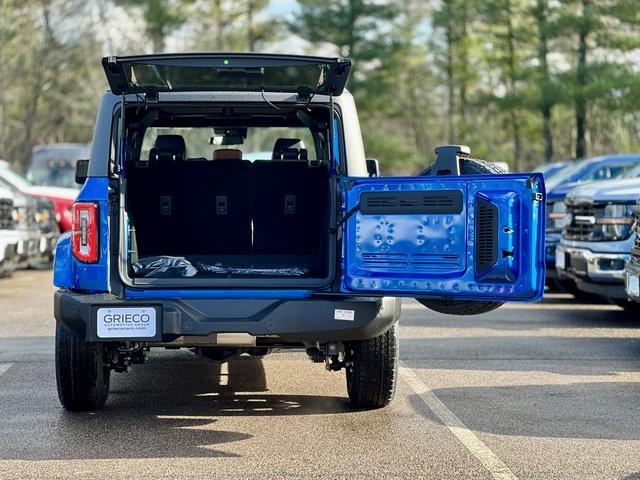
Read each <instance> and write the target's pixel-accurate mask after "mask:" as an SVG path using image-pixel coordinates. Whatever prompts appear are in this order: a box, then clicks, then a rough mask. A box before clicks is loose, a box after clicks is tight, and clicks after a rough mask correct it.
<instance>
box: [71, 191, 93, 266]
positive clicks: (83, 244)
mask: <svg viewBox="0 0 640 480" xmlns="http://www.w3.org/2000/svg"><path fill="white" fill-rule="evenodd" d="M72 225H73V226H72V230H71V231H72V237H71V245H72V249H73V256H74V257H76V258H77V259H78V260H80V261H81V262H85V263H95V262H97V261H98V206H97V205H96V204H95V203H80V202H78V203H74V204H73V224H72Z"/></svg>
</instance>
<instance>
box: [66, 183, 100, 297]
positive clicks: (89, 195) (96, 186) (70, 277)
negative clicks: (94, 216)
mask: <svg viewBox="0 0 640 480" xmlns="http://www.w3.org/2000/svg"><path fill="white" fill-rule="evenodd" d="M108 188H109V180H108V179H107V178H105V177H89V178H88V179H87V181H86V182H85V184H84V186H83V187H82V190H80V193H79V194H78V198H77V201H79V202H96V203H97V204H98V215H99V233H98V238H99V243H100V254H99V257H98V261H97V262H96V263H83V262H80V261H79V260H77V259H76V258H75V257H73V254H72V253H71V233H70V232H67V233H65V234H64V235H62V236H61V238H60V240H59V241H58V246H57V248H56V256H55V258H54V285H56V286H57V287H60V288H73V289H75V290H86V291H92V292H96V293H98V292H108V291H109V215H108V213H109V210H108V192H109V190H108Z"/></svg>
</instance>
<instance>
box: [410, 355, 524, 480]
mask: <svg viewBox="0 0 640 480" xmlns="http://www.w3.org/2000/svg"><path fill="white" fill-rule="evenodd" d="M400 375H401V376H402V377H403V378H404V379H405V380H406V381H407V383H408V384H409V386H410V387H411V388H412V389H413V391H414V392H415V393H416V394H417V395H418V396H419V397H420V399H421V400H422V401H423V402H424V404H425V405H426V406H427V407H429V410H431V411H432V412H433V413H434V414H435V415H436V416H437V417H438V418H439V419H440V421H441V422H442V423H443V424H444V425H445V426H446V427H447V428H448V429H449V431H450V432H451V433H453V435H455V437H456V438H457V439H458V440H459V441H460V443H462V445H464V447H465V448H466V449H467V450H468V451H469V452H470V453H471V454H472V455H473V456H474V457H476V458H477V459H478V460H479V461H480V463H482V465H484V467H485V468H486V469H487V470H488V471H489V472H490V473H491V476H492V477H493V478H495V479H497V480H517V478H518V477H516V476H515V475H514V473H513V472H512V471H511V469H509V467H507V465H506V464H505V463H504V462H503V461H502V460H500V459H499V458H498V457H497V455H496V454H495V453H493V451H491V449H490V448H489V447H487V446H486V445H485V444H484V443H483V442H482V440H480V439H479V438H478V437H477V436H476V434H475V433H473V432H472V431H471V430H469V429H468V428H467V426H466V425H465V424H464V423H462V421H461V420H460V419H459V418H458V417H456V416H455V414H454V413H453V412H452V411H451V410H449V408H448V407H447V406H446V405H445V404H444V403H442V401H440V399H439V398H438V397H437V396H436V394H435V393H433V390H431V389H430V388H429V387H428V386H427V385H426V384H425V383H424V382H423V381H422V380H420V378H419V377H418V375H416V373H415V372H414V371H413V370H412V369H411V368H409V367H406V366H404V365H402V364H400Z"/></svg>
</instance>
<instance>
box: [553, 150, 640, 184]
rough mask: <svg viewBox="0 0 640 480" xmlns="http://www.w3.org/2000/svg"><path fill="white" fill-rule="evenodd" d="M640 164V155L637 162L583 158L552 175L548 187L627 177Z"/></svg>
mask: <svg viewBox="0 0 640 480" xmlns="http://www.w3.org/2000/svg"><path fill="white" fill-rule="evenodd" d="M638 165H640V157H639V158H638V159H637V161H636V162H633V161H625V162H620V161H615V160H612V161H611V162H606V161H598V162H591V161H588V160H583V161H582V162H579V163H577V164H576V165H575V166H573V167H569V168H568V169H567V170H566V171H563V172H561V173H559V174H558V175H555V176H554V177H552V178H551V179H550V180H549V181H548V182H547V185H546V187H547V190H553V189H554V188H556V187H559V186H561V185H565V184H567V183H582V182H591V181H596V180H611V179H614V178H620V177H625V176H628V175H629V172H630V171H631V170H632V169H634V168H635V167H637V166H638Z"/></svg>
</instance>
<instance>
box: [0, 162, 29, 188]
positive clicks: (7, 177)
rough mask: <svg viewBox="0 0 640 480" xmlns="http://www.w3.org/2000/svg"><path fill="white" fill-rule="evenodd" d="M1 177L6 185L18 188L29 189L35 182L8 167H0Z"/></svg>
mask: <svg viewBox="0 0 640 480" xmlns="http://www.w3.org/2000/svg"><path fill="white" fill-rule="evenodd" d="M0 177H1V178H2V180H4V183H5V184H6V185H9V186H11V187H14V188H17V189H18V190H22V191H24V190H27V189H28V188H29V187H32V186H33V184H32V183H31V182H29V181H28V180H27V179H26V178H24V177H23V176H22V175H20V174H19V173H17V172H14V171H13V170H11V169H10V168H8V167H3V168H0Z"/></svg>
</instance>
